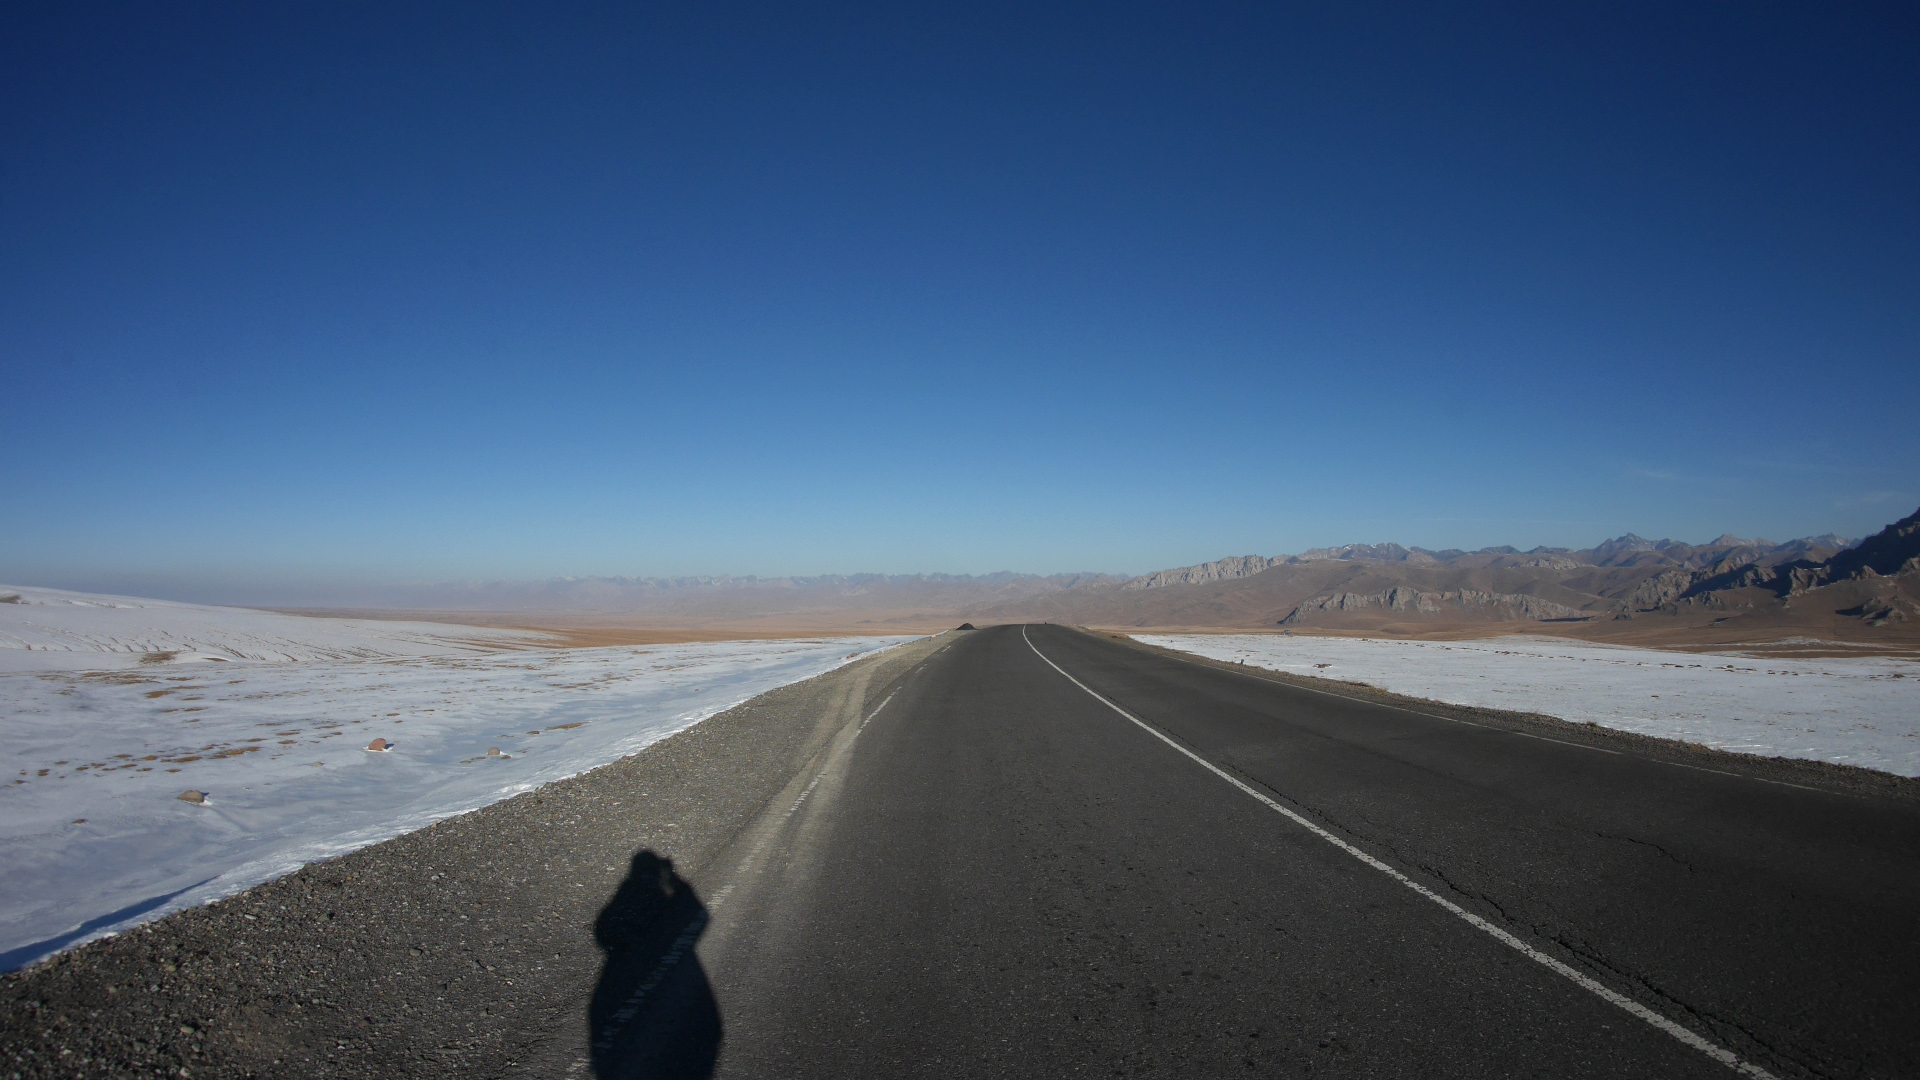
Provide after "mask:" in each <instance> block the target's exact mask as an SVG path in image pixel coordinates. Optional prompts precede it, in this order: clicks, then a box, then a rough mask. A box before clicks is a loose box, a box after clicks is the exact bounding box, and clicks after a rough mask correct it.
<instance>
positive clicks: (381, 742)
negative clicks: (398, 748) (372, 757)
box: [367, 739, 393, 754]
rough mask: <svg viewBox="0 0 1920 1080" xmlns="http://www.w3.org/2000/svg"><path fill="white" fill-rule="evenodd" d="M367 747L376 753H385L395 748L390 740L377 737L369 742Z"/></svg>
mask: <svg viewBox="0 0 1920 1080" xmlns="http://www.w3.org/2000/svg"><path fill="white" fill-rule="evenodd" d="M367 749H369V750H371V751H373V752H374V753H376V754H384V753H386V752H387V751H389V750H391V749H393V744H392V743H390V742H388V741H387V740H385V739H375V740H373V741H372V742H370V743H368V744H367Z"/></svg>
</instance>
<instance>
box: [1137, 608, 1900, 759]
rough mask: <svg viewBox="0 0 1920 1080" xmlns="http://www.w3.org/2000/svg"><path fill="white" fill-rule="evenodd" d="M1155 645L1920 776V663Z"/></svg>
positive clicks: (1157, 639) (1410, 647) (1541, 649)
mask: <svg viewBox="0 0 1920 1080" xmlns="http://www.w3.org/2000/svg"><path fill="white" fill-rule="evenodd" d="M1135 637H1136V638H1137V639H1138V640H1140V641H1143V642H1146V643H1147V644H1150V645H1158V646H1161V647H1163V648H1168V649H1177V650H1180V651H1182V652H1188V653H1192V654H1194V655H1196V656H1204V657H1208V658H1209V659H1213V660H1224V661H1227V662H1229V663H1245V664H1251V665H1255V666H1257V667H1263V668H1267V669H1270V670H1273V671H1284V672H1287V673H1289V674H1293V675H1303V676H1307V677H1309V678H1323V679H1336V680H1340V681H1342V682H1358V683H1366V684H1368V685H1370V686H1377V687H1379V688H1380V689H1382V690H1388V691H1391V692H1393V693H1396V694H1405V695H1407V696H1409V697H1421V698H1428V699H1430V700H1434V701H1444V702H1447V703H1450V704H1454V705H1473V706H1480V707H1484V708H1493V709H1506V710H1509V711H1513V712H1530V713H1543V714H1545V715H1548V716H1555V717H1559V718H1560V719H1562V720H1571V721H1575V722H1581V723H1594V724H1599V725H1602V726H1604V727H1610V728H1618V729H1620V730H1622V731H1632V732H1637V733H1639V734H1642V735H1653V736H1658V737H1660V738H1666V739H1679V740H1682V741H1685V742H1691V743H1697V744H1700V745H1703V746H1709V747H1712V748H1714V749H1717V750H1728V751H1732V752H1735V753H1741V754H1758V755H1761V756H1766V757H1792V758H1809V759H1812V760H1816V761H1831V762H1836V763H1839V764H1843V765H1858V766H1863V767H1865V768H1870V769H1879V770H1881V771H1883V772H1891V773H1897V774H1899V775H1901V776H1920V663H1916V662H1914V661H1912V660H1901V659H1893V658H1881V657H1857V658H1843V659H1831V660H1824V659H1823V660H1761V659H1754V658H1752V657H1748V656H1737V655H1724V654H1700V653H1673V652H1661V651H1658V650H1654V649H1636V648H1623V647H1617V646H1607V645H1585V644H1570V643H1568V642H1565V641H1560V640H1555V639H1551V638H1522V637H1515V638H1499V639H1496V640H1489V641H1395V640H1379V639H1371V638H1335V637H1309V636H1305V635H1296V636H1285V635H1279V634H1241V635H1215V634H1137V635H1135Z"/></svg>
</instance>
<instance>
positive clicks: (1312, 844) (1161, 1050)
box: [552, 625, 1920, 1077]
mask: <svg viewBox="0 0 1920 1080" xmlns="http://www.w3.org/2000/svg"><path fill="white" fill-rule="evenodd" d="M629 880H630V882H632V881H641V882H642V884H643V886H644V887H643V889H642V891H643V892H646V893H653V892H656V891H660V892H661V895H658V896H652V897H651V899H645V898H643V901H642V903H641V906H640V908H635V909H634V910H641V909H642V908H644V909H645V910H646V911H647V912H649V913H648V914H646V915H645V916H644V917H641V918H638V921H639V922H644V923H646V924H647V926H648V931H647V932H648V935H650V936H649V938H648V940H647V941H645V942H638V943H634V944H631V946H628V945H622V946H620V949H619V950H616V951H619V955H620V956H622V957H624V959H623V960H622V961H621V962H620V963H616V964H610V965H609V968H608V971H609V972H610V973H611V972H614V971H615V969H616V968H622V965H624V967H623V968H622V972H621V973H619V974H617V975H610V976H609V977H607V978H604V979H603V980H602V983H601V987H600V994H599V996H598V997H597V998H596V1004H595V1006H594V1009H595V1011H594V1015H593V1018H592V1032H591V1035H590V1038H591V1041H592V1047H593V1053H592V1055H591V1066H592V1068H593V1071H594V1072H596V1073H598V1074H600V1075H603V1076H647V1075H708V1074H712V1075H718V1076H724V1077H767V1076H785V1077H803V1076H822V1077H826V1076H832V1077H859V1076H872V1077H893V1076H910V1075H928V1076H931V1075H941V1076H952V1075H980V1076H999V1075H1007V1076H1067V1075H1123V1076H1134V1075H1172V1074H1175V1073H1178V1074H1181V1075H1213V1074H1219V1075H1227V1074H1231V1075H1299V1076H1327V1075H1335V1076H1459V1077H1492V1076H1552V1077H1589V1076H1592V1077H1600V1076H1605V1077H1625V1076H1635V1077H1642V1076H1668V1077H1679V1076H1698V1077H1726V1076H1737V1075H1755V1076H1758V1075H1773V1076H1782V1077H1784V1076H1815V1075H1817V1076H1848V1077H1851V1076H1899V1075H1913V1074H1915V1073H1916V1072H1920V904H1916V901H1917V900H1920V813H1917V812H1916V810H1915V808H1914V807H1913V806H1911V805H1909V804H1903V803H1899V802H1894V801H1889V800H1872V799H1863V798H1858V797H1852V796H1847V795H1841V794H1832V793H1825V792H1820V791H1813V790H1807V789H1802V788H1796V787H1792V786H1788V785H1783V784H1778V783H1769V782H1765V781H1762V780H1757V779H1752V778H1747V777H1741V776H1733V775H1721V774H1716V773H1711V772H1704V771H1700V770H1697V769H1688V768H1684V767H1681V766H1677V765H1674V764H1671V763H1666V762H1661V761H1655V760H1651V759H1648V758H1642V757H1637V756H1635V755H1632V754H1621V753H1610V752H1606V751H1603V750H1596V749H1592V748H1589V747H1585V746H1578V745H1573V744H1571V743H1558V742H1553V741H1550V740H1546V739H1542V738H1538V737H1528V736H1523V735H1520V734H1517V733H1514V732H1510V731H1504V730H1498V729H1493V728H1487V727H1475V726H1471V725H1467V724H1462V723H1459V722H1457V721H1450V720H1446V719H1442V718H1439V717H1435V716H1427V715H1421V714H1419V713H1417V712H1411V711H1406V710H1402V709H1396V708H1391V707H1387V706H1383V705H1379V704H1373V703H1368V702H1363V701H1359V700H1354V699H1350V698H1345V697H1341V696H1338V695H1335V694H1331V693H1326V692H1319V691H1314V690H1308V689H1304V688H1300V687H1295V686H1289V685H1285V684H1281V683H1277V682H1274V681H1270V680H1267V679H1263V678H1260V677H1257V676H1255V675H1252V674H1243V673H1238V672H1233V671H1226V670H1221V669H1220V668H1218V667H1217V666H1212V665H1204V664H1196V663H1190V662H1183V661H1182V660H1180V659H1178V658H1175V657H1171V656H1168V655H1166V654H1158V653H1154V652H1152V651H1149V650H1145V649H1141V648H1137V647H1132V646H1129V645H1126V644H1122V643H1119V642H1115V641H1112V640H1109V639H1105V638H1102V637H1099V636H1096V635H1092V634H1087V633H1083V632H1079V631H1075V630H1071V629H1067V628H1062V627H1054V626H1043V625H1036V626H1029V627H1020V626H1004V627H994V628H989V629H985V630H980V631H977V632H974V633H970V634H964V635H960V636H959V637H957V638H956V639H955V640H954V641H953V643H952V644H951V645H949V646H948V647H946V648H944V649H942V650H940V651H939V652H937V653H935V654H933V655H932V656H931V657H929V658H928V659H927V660H926V661H925V662H923V663H921V664H919V665H918V666H917V667H915V668H913V669H912V670H910V671H908V672H906V673H904V674H902V675H901V676H899V677H898V678H897V679H895V680H894V681H893V682H892V683H891V684H889V685H885V686H878V687H875V688H873V689H872V691H871V692H870V693H869V694H868V695H867V698H866V704H865V705H864V707H863V708H862V710H861V714H860V715H859V716H857V717H855V718H854V719H852V720H850V721H849V722H848V723H847V724H846V725H845V726H844V727H843V728H842V729H841V730H840V731H839V733H838V735H837V736H836V738H835V740H834V742H833V744H832V746H831V747H830V748H829V749H828V750H827V751H825V752H824V753H823V754H822V755H821V765H820V767H819V768H818V769H817V770H815V771H813V772H811V774H810V775H802V776H798V777H796V778H795V779H794V781H793V783H792V784H791V785H790V786H789V790H788V791H786V792H785V793H784V794H783V795H782V796H781V798H780V799H778V800H776V804H775V805H773V806H771V807H770V808H769V810H768V811H767V812H766V813H764V814H763V815H762V816H761V819H760V820H759V821H758V822H757V823H756V824H755V825H754V826H753V827H752V828H750V829H748V830H746V831H744V832H743V833H741V834H740V835H739V836H738V837H737V838H736V839H735V840H734V842H733V845H732V847H731V849H729V850H728V851H726V852H725V853H724V854H723V855H722V856H721V857H719V858H716V859H714V860H712V861H711V862H710V863H708V865H707V867H706V868H705V869H704V870H703V871H702V873H700V874H698V875H696V880H693V881H691V882H688V881H682V880H680V879H679V878H677V877H673V876H671V875H670V874H669V875H663V874H662V873H661V871H660V869H659V868H658V867H656V866H655V865H654V864H652V863H647V864H645V865H644V866H642V865H641V864H640V863H636V869H635V873H634V874H633V875H632V876H631V877H630V879H629ZM667 893H670V894H671V895H670V896H668V895H666V894H667ZM648 904H651V907H648V906H647V905H648ZM613 906H614V905H610V909H611V908H612V907H613ZM552 1064H554V1065H555V1066H558V1065H559V1064H560V1062H559V1061H558V1060H557V1059H556V1060H555V1061H554V1062H552ZM581 1065H582V1062H581V1061H578V1060H576V1061H575V1062H573V1066H572V1067H573V1068H574V1070H576V1075H578V1074H579V1073H580V1072H581V1071H584V1070H582V1069H581Z"/></svg>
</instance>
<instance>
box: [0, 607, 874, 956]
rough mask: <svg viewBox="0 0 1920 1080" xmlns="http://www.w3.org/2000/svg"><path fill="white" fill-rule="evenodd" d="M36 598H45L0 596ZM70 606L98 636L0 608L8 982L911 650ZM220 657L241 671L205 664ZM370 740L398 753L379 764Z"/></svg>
mask: <svg viewBox="0 0 1920 1080" xmlns="http://www.w3.org/2000/svg"><path fill="white" fill-rule="evenodd" d="M30 592H38V593H43V594H44V593H49V592H51V590H18V589H0V596H5V595H8V594H13V595H24V594H28V593H30ZM65 595H66V596H69V597H79V599H81V600H82V601H83V602H85V601H88V600H93V601H99V602H101V603H98V604H95V605H94V606H93V607H91V608H88V607H85V606H83V605H82V604H75V603H66V604H64V605H63V606H64V607H67V608H71V609H74V610H77V611H80V612H81V615H82V619H84V620H85V622H84V623H82V621H81V620H79V619H71V618H69V620H68V621H67V622H65V623H60V624H56V625H55V627H54V630H55V631H58V632H59V633H61V634H65V635H66V636H65V638H64V639H60V640H59V641H57V642H53V641H51V640H50V639H51V638H52V636H53V632H54V631H49V630H48V629H47V624H48V623H49V622H50V621H51V620H49V619H47V618H46V607H48V606H49V605H36V604H18V605H14V604H5V605H0V761H5V762H6V763H7V766H6V767H7V774H6V775H0V866H4V867H5V868H6V872H5V873H4V874H0V971H4V970H11V969H13V968H17V967H20V966H23V965H25V964H28V963H32V962H33V961H35V960H37V959H39V958H41V957H43V956H46V955H49V954H51V953H53V952H56V951H58V950H60V949H62V948H66V947H70V946H72V945H75V944H79V943H81V942H83V941H85V940H89V939H91V938H93V937H98V936H102V935H104V934H107V933H111V932H115V931H118V930H121V929H125V928H127V927H129V926H132V925H134V924H136V923H139V922H144V921H146V920H149V919H153V918H158V917H160V916H162V915H165V914H167V913H169V912H172V911H176V910H179V909H182V908H186V907H191V906H194V905H197V904H202V903H206V902H208V901H211V900H215V899H218V898H220V897H223V896H227V895H231V894H233V893H236V892H239V891H242V890H244V889H247V888H250V887H252V886H253V885H257V884H259V883H261V882H263V881H267V880H270V879H272V878H275V877H278V876H280V875H282V874H286V873H289V872H291V871H293V870H296V869H298V868H299V867H301V866H303V865H305V864H307V863H309V862H313V861H315V860H319V859H325V858H329V857H332V856H337V855H340V854H344V853H346V852H349V851H352V850H354V849H356V848H360V847H364V846H366V845H368V844H373V843H377V842H379V841H381V840H385V839H388V838H390V837H393V836H397V835H400V834H401V833H404V832H409V831H411V830H414V829H418V828H421V827H423V826H425V825H428V824H430V823H432V822H434V821H437V820H439V819H441V818H445V817H450V816H452V815H455V814H459V813H464V812H466V811H468V810H473V809H476V808H478V807H481V806H485V805H487V804H489V803H492V802H496V801H498V800H500V799H504V798H508V797H511V796H513V795H515V794H518V793H520V792H523V791H528V790H531V789H533V788H535V787H538V786H540V785H542V784H546V783H550V782H552V781H554V780H559V779H562V778H564V777H567V776H571V775H574V774H576V773H580V772H584V771H586V770H588V769H592V768H595V767H597V766H600V765H603V764H606V763H607V762H610V761H613V760H616V759H618V758H620V757H622V756H625V755H627V754H631V753H634V752H635V751H638V750H640V749H642V748H644V747H646V746H647V745H649V744H651V743H653V742H656V741H658V740H660V739H662V738H665V737H667V736H668V735H671V734H674V733H675V732H678V731H682V730H684V729H686V728H687V727H689V726H691V725H693V724H695V723H698V722H699V721H700V720H703V719H705V718H707V717H709V716H712V715H714V714H715V713H718V712H721V711H724V710H725V709H727V708H730V707H731V706H733V705H735V704H738V703H739V702H741V701H744V700H746V699H748V698H751V697H754V696H757V695H759V694H762V693H765V692H766V691H768V690H772V689H774V688H776V687H779V686H783V685H786V684H788V683H792V682H797V681H799V680H802V679H806V678H810V677H812V676H815V675H818V674H821V673H823V672H826V671H830V670H832V669H833V668H836V667H838V666H840V665H842V664H844V663H847V662H848V661H850V660H852V659H854V658H855V657H858V656H862V655H866V654H869V653H871V652H874V651H876V650H878V649H882V648H886V647H888V646H891V645H893V644H897V643H899V642H901V641H904V640H908V639H906V638H897V637H895V638H858V639H848V638H842V639H810V640H786V641H737V642H703V643H695V644H684V645H656V646H647V647H642V648H604V649H576V650H564V649H550V648H549V649H529V648H527V646H528V645H529V644H530V643H531V642H530V640H529V639H527V636H526V635H524V634H519V635H516V634H513V633H508V634H506V635H505V636H503V637H499V638H492V637H488V636H487V635H488V632H486V631H478V632H470V631H469V629H468V628H466V627H451V626H446V627H441V626H425V625H417V624H416V625H413V626H408V625H407V624H382V623H377V622H365V623H358V624H355V623H351V622H348V621H346V620H332V619H308V618H302V617H299V616H285V615H273V614H270V613H261V612H251V611H237V610H234V609H221V608H203V607H194V606H192V605H164V604H157V603H154V602H149V601H133V602H125V604H124V606H119V607H114V606H108V605H109V604H111V603H112V602H113V598H87V597H83V596H80V594H65ZM55 610H56V614H65V615H70V614H71V612H61V611H59V610H58V608H57V607H56V609H55ZM116 620H117V621H116ZM532 640H534V641H537V640H538V639H537V638H536V639H532ZM476 641H479V642H484V644H475V642H476ZM55 643H57V644H59V645H61V646H62V647H60V648H43V647H42V646H46V645H49V644H55ZM29 644H31V645H32V646H33V648H31V649H29V648H27V645H29ZM136 645H138V646H144V647H136ZM503 645H504V646H506V648H505V649H503V648H502V647H501V646H503ZM167 652H173V653H175V655H174V656H173V657H172V658H171V659H170V660H167V661H164V662H141V661H142V657H143V655H144V656H145V657H148V658H151V657H154V656H158V655H164V653H167ZM213 655H221V656H227V657H229V659H227V660H225V661H224V662H223V661H218V660H206V659H194V657H197V656H213ZM254 655H267V656H274V657H278V659H273V660H267V659H255V658H253V656H254ZM287 656H293V657H296V658H298V659H294V660H288V659H286V657H287ZM38 660H45V661H47V663H46V665H45V666H43V667H40V668H38V669H36V668H35V667H34V662H35V661H38ZM89 662H91V665H92V668H93V669H92V670H80V668H81V667H82V666H84V665H86V664H88V663H89ZM375 739H385V740H387V741H388V742H390V743H392V744H393V745H392V749H390V750H387V751H385V752H375V751H370V750H368V749H367V747H368V746H369V745H370V744H372V743H373V741H374V740H375ZM188 792H204V793H206V800H205V802H204V803H195V802H189V801H183V800H182V799H181V798H180V796H181V795H183V794H185V793H188Z"/></svg>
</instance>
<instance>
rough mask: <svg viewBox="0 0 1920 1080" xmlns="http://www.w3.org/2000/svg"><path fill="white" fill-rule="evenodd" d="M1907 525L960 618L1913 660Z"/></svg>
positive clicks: (1232, 575)
mask: <svg viewBox="0 0 1920 1080" xmlns="http://www.w3.org/2000/svg"><path fill="white" fill-rule="evenodd" d="M1916 548H1920V513H1916V514H1915V515H1912V516H1910V517H1908V518H1905V519H1903V520H1902V521H1900V522H1896V523H1895V524H1894V525H1891V526H1889V527H1888V528H1887V529H1886V530H1885V531H1883V532H1882V533H1880V534H1878V535H1876V536H1875V537H1872V538H1870V539H1869V540H1867V541H1864V542H1862V543H1861V544H1860V545H1858V546H1857V547H1852V548H1848V547H1847V543H1846V541H1845V540H1843V539H1842V538H1840V537H1837V536H1832V535H1828V536H1818V537H1806V538H1803V539H1800V540H1793V541H1788V542H1786V543H1779V544H1776V543H1773V542H1771V541H1767V540H1743V539H1741V538H1739V537H1735V536H1731V535H1727V536H1722V537H1719V538H1718V539H1716V540H1713V541H1710V542H1708V543H1706V544H1699V545H1694V544H1686V543H1682V542H1679V541H1674V540H1658V541H1654V540H1647V539H1645V538H1643V537H1639V536H1634V535H1632V534H1628V535H1626V536H1622V537H1618V538H1615V539H1613V540H1609V541H1606V542H1605V543H1602V544H1599V545H1596V546H1594V547H1592V548H1587V549H1581V550H1570V549H1563V548H1535V549H1533V550H1531V551H1525V552H1522V551H1517V550H1515V549H1513V548H1485V549H1482V550H1479V551H1472V552H1467V551H1458V550H1448V551H1429V550H1426V549H1422V548H1405V547H1401V546H1400V545H1397V544H1379V545H1350V546H1347V547H1342V548H1327V549H1319V550H1316V551H1310V552H1307V553H1305V554H1302V555H1297V556H1283V557H1278V558H1266V557H1262V556H1239V557H1235V558H1232V559H1223V560H1220V561H1219V562H1215V563H1203V564H1200V565H1198V566H1190V567H1181V568H1178V569H1174V570H1163V571H1160V572H1158V573H1155V574H1150V575H1146V576H1144V577H1139V578H1134V579H1132V580H1130V581H1127V582H1124V583H1120V584H1102V585H1099V586H1096V587H1091V588H1085V589H1075V590H1061V591H1057V592H1052V593H1049V594H1047V595H1044V596H1034V597H1023V598H1020V599H1018V600H1014V601H1009V602H1003V603H999V604H993V605H987V606H984V607H981V608H975V609H970V610H969V611H968V616H969V617H970V618H974V619H976V620H978V619H991V620H1000V621H1005V620H1011V619H1047V620H1052V621H1060V622H1076V623H1081V624H1086V625H1095V626H1107V627H1114V628H1121V627H1126V628H1167V629H1173V628H1208V629H1246V630H1254V629H1266V630H1273V629H1286V630H1301V631H1311V632H1321V633H1369V634H1386V635H1393V636H1410V637H1424V636H1443V637H1455V636H1479V635H1484V634H1487V633H1513V632H1527V633H1554V634H1563V635H1568V636H1576V637H1581V638H1588V639H1594V640H1610V641H1621V642H1627V641H1636V642H1642V643H1648V644H1660V645H1667V646H1686V645H1725V644H1755V643H1766V642H1774V643H1792V644H1796V645H1803V646H1806V647H1809V648H1816V649H1818V648H1823V647H1825V646H1822V645H1817V644H1815V643H1817V642H1824V643H1826V645H1848V646H1860V647H1871V648H1875V649H1880V648H1890V649H1893V650H1894V651H1907V650H1909V649H1913V648H1920V633H1917V632H1916V631H1920V550H1916Z"/></svg>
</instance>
